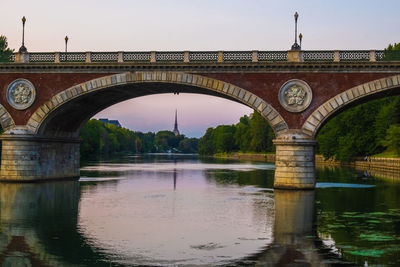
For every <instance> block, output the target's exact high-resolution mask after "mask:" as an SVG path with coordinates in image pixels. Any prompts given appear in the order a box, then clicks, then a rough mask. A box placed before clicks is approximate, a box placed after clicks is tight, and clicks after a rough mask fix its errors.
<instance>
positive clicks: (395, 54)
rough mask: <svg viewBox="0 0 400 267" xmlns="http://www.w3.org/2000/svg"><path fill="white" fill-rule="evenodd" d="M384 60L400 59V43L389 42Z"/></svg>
mask: <svg viewBox="0 0 400 267" xmlns="http://www.w3.org/2000/svg"><path fill="white" fill-rule="evenodd" d="M382 60H387V61H390V60H400V43H394V44H393V45H392V44H389V45H388V47H387V48H386V49H385V52H384V56H383V58H382Z"/></svg>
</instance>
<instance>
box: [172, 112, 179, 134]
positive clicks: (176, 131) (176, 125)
mask: <svg viewBox="0 0 400 267" xmlns="http://www.w3.org/2000/svg"><path fill="white" fill-rule="evenodd" d="M172 132H173V133H174V134H175V135H179V130H178V111H177V110H176V109H175V125H174V130H173V131H172Z"/></svg>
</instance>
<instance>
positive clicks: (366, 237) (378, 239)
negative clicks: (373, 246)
mask: <svg viewBox="0 0 400 267" xmlns="http://www.w3.org/2000/svg"><path fill="white" fill-rule="evenodd" d="M360 238H361V239H364V240H367V241H372V242H382V241H394V240H396V239H395V238H393V237H391V236H385V235H377V234H361V235H360Z"/></svg>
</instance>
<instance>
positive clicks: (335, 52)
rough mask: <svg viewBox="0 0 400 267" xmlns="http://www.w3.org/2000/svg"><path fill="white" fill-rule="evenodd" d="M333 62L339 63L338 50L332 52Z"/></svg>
mask: <svg viewBox="0 0 400 267" xmlns="http://www.w3.org/2000/svg"><path fill="white" fill-rule="evenodd" d="M333 61H334V62H339V61H340V55H339V50H336V51H334V52H333Z"/></svg>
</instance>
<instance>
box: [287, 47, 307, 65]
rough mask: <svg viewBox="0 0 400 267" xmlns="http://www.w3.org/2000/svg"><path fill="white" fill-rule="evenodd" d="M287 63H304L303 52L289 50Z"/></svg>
mask: <svg viewBox="0 0 400 267" xmlns="http://www.w3.org/2000/svg"><path fill="white" fill-rule="evenodd" d="M287 53H288V54H287V61H289V62H303V61H304V58H303V51H301V50H289V51H288V52H287Z"/></svg>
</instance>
